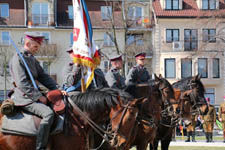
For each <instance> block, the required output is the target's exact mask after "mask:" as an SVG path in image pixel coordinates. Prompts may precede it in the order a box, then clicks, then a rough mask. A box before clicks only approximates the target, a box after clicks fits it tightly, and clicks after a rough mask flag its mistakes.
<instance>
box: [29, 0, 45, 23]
mask: <svg viewBox="0 0 225 150" xmlns="http://www.w3.org/2000/svg"><path fill="white" fill-rule="evenodd" d="M48 15H49V13H48V3H33V4H32V21H33V24H34V25H47V24H48Z"/></svg>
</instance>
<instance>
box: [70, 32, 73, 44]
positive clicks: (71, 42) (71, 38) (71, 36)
mask: <svg viewBox="0 0 225 150" xmlns="http://www.w3.org/2000/svg"><path fill="white" fill-rule="evenodd" d="M70 46H73V32H71V33H70Z"/></svg>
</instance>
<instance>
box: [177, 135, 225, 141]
mask: <svg viewBox="0 0 225 150" xmlns="http://www.w3.org/2000/svg"><path fill="white" fill-rule="evenodd" d="M186 139H187V137H186V136H184V137H181V136H177V137H176V140H178V141H185V140H186ZM195 139H196V141H205V140H206V138H205V136H196V137H195ZM213 140H214V141H223V137H222V136H214V137H213Z"/></svg>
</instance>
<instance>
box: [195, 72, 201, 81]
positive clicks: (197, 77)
mask: <svg viewBox="0 0 225 150" xmlns="http://www.w3.org/2000/svg"><path fill="white" fill-rule="evenodd" d="M200 79H201V74H200V73H198V74H197V75H196V76H194V80H195V81H196V80H200Z"/></svg>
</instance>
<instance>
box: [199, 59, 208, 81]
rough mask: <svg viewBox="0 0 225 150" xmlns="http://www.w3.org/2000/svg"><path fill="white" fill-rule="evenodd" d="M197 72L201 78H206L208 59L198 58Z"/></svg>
mask: <svg viewBox="0 0 225 150" xmlns="http://www.w3.org/2000/svg"><path fill="white" fill-rule="evenodd" d="M198 73H199V74H201V77H202V78H208V59H207V58H198Z"/></svg>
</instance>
